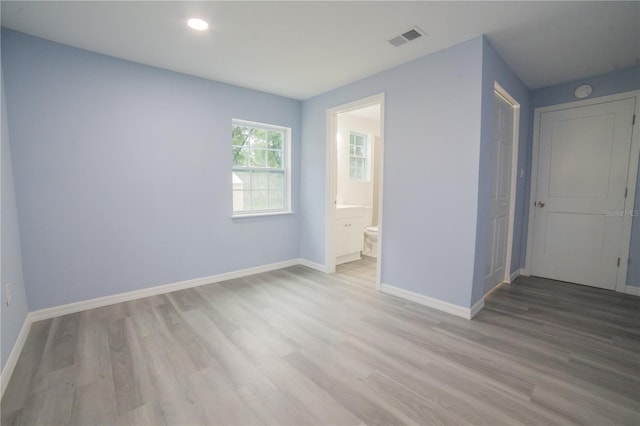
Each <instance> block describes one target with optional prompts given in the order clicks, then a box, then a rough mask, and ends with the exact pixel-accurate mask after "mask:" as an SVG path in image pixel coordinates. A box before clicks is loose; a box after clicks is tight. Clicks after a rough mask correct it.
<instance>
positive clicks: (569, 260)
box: [531, 98, 635, 289]
mask: <svg viewBox="0 0 640 426" xmlns="http://www.w3.org/2000/svg"><path fill="white" fill-rule="evenodd" d="M634 110H635V99H633V98H632V99H623V100H619V101H613V102H606V103H601V104H595V105H589V106H583V107H575V108H567V109H563V110H558V111H550V112H545V113H542V114H541V115H540V127H539V138H540V140H539V151H538V175H537V176H538V177H537V185H536V194H535V204H534V206H533V207H532V208H534V209H535V211H534V215H533V227H534V229H533V244H532V257H531V274H532V275H536V276H540V277H546V278H552V279H556V280H561V281H568V282H573V283H578V284H585V285H590V286H594V287H601V288H606V289H614V288H615V285H616V274H617V268H618V267H619V263H620V261H619V256H620V254H619V250H620V247H621V245H622V235H623V233H622V229H623V228H622V225H623V214H624V202H625V197H626V185H627V173H628V167H629V155H630V148H631V133H632V117H633V113H634Z"/></svg>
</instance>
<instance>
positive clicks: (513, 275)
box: [509, 269, 522, 284]
mask: <svg viewBox="0 0 640 426" xmlns="http://www.w3.org/2000/svg"><path fill="white" fill-rule="evenodd" d="M521 271H522V269H518V270H516V271H513V272H512V273H511V275H510V276H509V284H511V283H512V282H514V281H515V280H516V279H518V277H519V276H520V272H521Z"/></svg>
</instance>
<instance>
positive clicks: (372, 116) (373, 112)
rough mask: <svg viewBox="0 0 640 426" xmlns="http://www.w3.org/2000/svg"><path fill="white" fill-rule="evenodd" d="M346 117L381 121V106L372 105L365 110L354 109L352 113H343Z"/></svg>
mask: <svg viewBox="0 0 640 426" xmlns="http://www.w3.org/2000/svg"><path fill="white" fill-rule="evenodd" d="M342 114H344V115H351V116H354V117H360V118H366V119H367V120H377V121H379V120H380V105H371V106H368V107H364V108H358V109H354V110H352V111H348V112H343V113H342Z"/></svg>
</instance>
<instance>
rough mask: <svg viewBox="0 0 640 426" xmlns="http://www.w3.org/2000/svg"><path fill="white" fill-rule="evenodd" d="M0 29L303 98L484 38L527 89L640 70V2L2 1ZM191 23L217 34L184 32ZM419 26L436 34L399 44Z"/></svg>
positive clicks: (430, 33)
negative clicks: (198, 21) (395, 40)
mask: <svg viewBox="0 0 640 426" xmlns="http://www.w3.org/2000/svg"><path fill="white" fill-rule="evenodd" d="M1 8H2V25H3V26H5V27H8V28H11V29H15V30H18V31H22V32H25V33H28V34H32V35H36V36H39V37H43V38H46V39H50V40H53V41H57V42H60V43H64V44H68V45H71V46H75V47H80V48H84V49H88V50H93V51H96V52H100V53H104V54H107V55H112V56H116V57H119V58H124V59H129V60H132V61H136V62H141V63H144V64H149V65H154V66H157V67H161V68H166V69H169V70H173V71H178V72H183V73H186V74H192V75H196V76H200V77H205V78H209V79H212V80H218V81H222V82H226V83H231V84H236V85H239V86H244V87H248V88H252V89H257V90H261V91H265V92H269V93H275V94H279V95H283V96H288V97H292V98H295V99H306V98H309V97H311V96H314V95H317V94H320V93H323V92H325V91H328V90H331V89H333V88H336V87H339V86H341V85H344V84H347V83H349V82H352V81H355V80H358V79H361V78H363V77H366V76H368V75H371V74H374V73H376V72H378V71H382V70H384V69H388V68H391V67H393V66H395V65H399V64H401V63H404V62H408V61H410V60H412V59H415V58H418V57H421V56H424V55H426V54H429V53H432V52H435V51H437V50H441V49H444V48H447V47H449V46H452V45H454V44H456V43H459V42H462V41H465V40H468V39H470V38H473V37H475V36H478V35H480V34H486V35H487V37H488V39H489V40H490V41H491V43H492V44H493V46H494V47H495V48H496V49H497V50H498V52H499V53H500V55H501V56H502V57H503V59H504V60H505V61H506V62H507V63H508V64H509V65H510V66H511V68H512V69H513V70H514V71H515V72H516V74H518V76H519V77H520V78H521V79H522V80H523V81H524V83H525V84H527V85H528V86H529V87H530V88H538V87H544V86H549V85H553V84H557V83H561V82H565V81H570V80H575V79H579V78H583V77H587V76H590V75H596V74H601V73H605V72H609V71H612V70H614V69H618V68H624V67H628V66H632V65H636V64H638V63H639V62H640V30H639V28H640V2H637V1H631V2H558V1H556V2H423V1H413V2H399V1H392V2H377V1H367V2H363V1H360V2H325V1H322V2H309V1H297V2H270V1H260V2H244V1H234V2H156V1H131V2H114V1H111V2H88V1H85V2H62V1H61V2H58V1H47V2H25V1H18V2H13V1H5V0H2V2H1ZM192 16H199V17H203V18H205V19H207V20H208V21H209V23H210V25H211V28H210V29H209V30H208V31H207V32H205V33H196V32H194V31H192V30H190V29H188V28H187V27H186V20H187V18H189V17H192ZM414 25H417V26H419V27H420V28H422V29H423V30H424V31H426V32H427V33H428V36H427V37H424V38H421V39H418V40H416V41H414V42H411V43H407V44H405V45H403V46H401V47H399V48H395V47H392V46H391V45H390V44H388V43H387V40H388V39H390V38H392V37H395V36H397V35H399V34H400V33H403V32H405V31H407V30H409V29H411V28H412V27H413V26H414Z"/></svg>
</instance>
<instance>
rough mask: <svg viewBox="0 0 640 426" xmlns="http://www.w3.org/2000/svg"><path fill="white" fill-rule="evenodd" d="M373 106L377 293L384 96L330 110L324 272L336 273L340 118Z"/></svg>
mask: <svg viewBox="0 0 640 426" xmlns="http://www.w3.org/2000/svg"><path fill="white" fill-rule="evenodd" d="M372 105H380V144H381V145H380V152H381V153H382V155H381V156H380V157H381V158H380V173H379V174H378V257H377V262H376V290H378V291H379V290H380V282H381V281H380V280H381V271H382V268H381V266H382V250H381V248H382V238H383V232H384V231H383V227H382V223H383V222H382V218H383V209H382V204H383V203H382V199H383V192H384V191H383V188H384V185H383V182H384V177H383V174H384V141H385V134H384V92H383V93H378V94H377V95H373V96H369V97H366V98H362V99H359V100H356V101H352V102H348V103H345V104H342V105H338V106H335V107H333V108H329V109H327V134H326V156H327V162H326V169H325V202H326V205H325V223H324V229H325V239H324V241H325V246H324V253H325V260H324V262H325V268H326V272H327V273H329V274H332V273H334V272H335V271H336V255H335V254H336V251H335V238H334V237H335V235H334V234H335V233H334V232H333V230H334V225H335V222H336V209H335V206H336V197H337V174H338V164H337V162H338V158H337V157H338V140H337V132H338V114H341V113H344V112H349V111H353V110H356V109H361V108H365V107H368V106H372Z"/></svg>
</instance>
